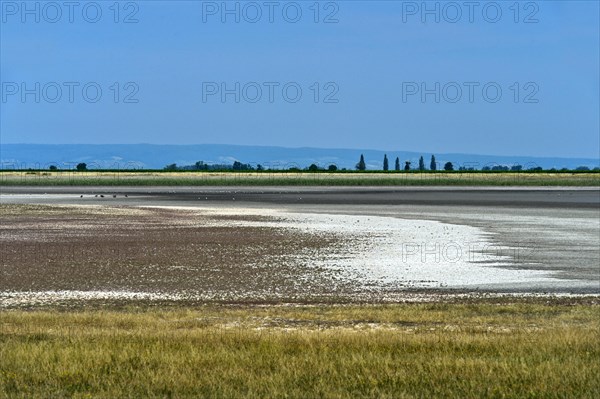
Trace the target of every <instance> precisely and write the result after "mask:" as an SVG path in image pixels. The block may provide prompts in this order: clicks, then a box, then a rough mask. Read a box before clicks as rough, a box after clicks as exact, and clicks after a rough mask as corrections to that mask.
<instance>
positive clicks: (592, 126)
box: [0, 0, 600, 158]
mask: <svg viewBox="0 0 600 399" xmlns="http://www.w3.org/2000/svg"><path fill="white" fill-rule="evenodd" d="M0 3H1V6H2V7H1V10H2V20H1V38H0V40H1V48H2V50H1V67H0V72H1V81H2V98H1V99H0V106H1V107H2V108H1V114H0V127H1V138H0V141H1V143H49V144H52V143H57V144H58V143H61V144H62V143H85V144H87V143H90V144H95V143H97V144H108V143H156V144H161V143H165V144H166V143H168V144H204V143H218V144H248V145H277V146H289V147H341V148H356V149H382V150H390V151H392V150H404V151H423V152H427V153H449V152H461V153H479V154H494V155H499V154H505V155H531V156H564V157H594V158H597V157H600V142H599V140H600V139H599V131H600V126H599V109H600V103H599V97H600V94H599V90H600V89H599V88H600V82H599V70H600V65H599V48H600V43H599V37H600V34H599V15H600V10H599V3H598V2H597V1H539V2H520V3H519V5H518V7H514V1H506V2H503V1H501V2H496V3H492V2H475V6H474V8H473V9H472V10H469V9H468V8H467V7H465V6H464V2H462V1H461V2H456V3H449V2H428V3H427V7H428V9H430V10H435V9H436V7H437V10H439V12H438V13H437V15H436V13H435V12H434V13H433V14H428V13H424V11H426V10H424V9H423V8H422V4H423V3H422V2H420V1H419V2H402V1H338V2H326V1H325V2H320V5H319V7H318V9H319V12H318V15H316V14H315V9H316V8H315V7H314V1H306V2H272V4H273V5H272V6H271V7H273V8H272V9H271V10H272V11H273V14H272V15H273V22H270V21H269V18H270V16H269V12H270V11H271V10H270V9H269V7H268V6H265V2H264V1H259V2H254V3H252V2H250V3H249V2H227V7H228V8H230V9H234V8H235V7H238V8H239V22H236V20H235V18H236V15H235V14H224V13H223V5H222V4H223V3H222V2H221V1H219V2H202V1H169V2H167V1H140V2H121V3H120V4H119V7H118V11H119V12H118V15H116V8H115V7H114V1H98V2H96V3H91V2H85V1H81V2H79V6H78V7H76V8H74V9H72V10H69V8H68V7H69V6H67V5H65V2H60V1H59V2H55V3H52V4H50V5H49V3H47V2H34V1H30V2H27V7H28V9H29V10H33V11H32V13H28V12H27V10H24V9H23V5H22V2H21V1H18V2H12V1H8V2H7V1H5V0H2V1H1V2H0ZM56 5H58V7H59V9H60V12H61V15H60V16H59V15H58V14H57V13H56V11H57V9H56ZM456 5H458V8H457V7H456ZM36 7H37V8H36ZM84 8H85V10H86V11H85V13H84V11H83V9H84ZM284 9H285V12H284ZM484 9H485V12H484ZM97 10H100V11H101V13H102V14H101V16H99V17H96V14H95V13H96V11H97ZM257 10H260V12H261V13H262V16H261V18H260V19H258V21H257V22H254V23H253V22H252V21H251V20H252V19H253V18H255V17H256V16H257V14H256V11H257ZM297 10H301V13H302V15H301V16H298V17H297V16H296V15H297V14H296V11H297ZM498 10H499V11H500V12H501V14H497V11H498ZM70 11H72V15H71V16H70V15H69V12H70ZM457 11H459V12H460V15H459V14H457ZM470 11H472V14H470ZM517 11H518V13H517ZM36 14H37V15H36ZM36 17H37V18H39V22H37V21H36V20H35V18H36ZM70 17H72V19H73V22H70V21H69V18H70ZM436 17H438V18H439V20H436ZM126 18H129V22H133V23H125V21H124V20H125V19H126ZM223 18H225V22H223ZM471 18H472V21H470V19H471ZM94 19H98V21H97V22H95V23H92V21H93V20H94ZM115 19H116V21H117V22H116V23H115ZM295 19H297V20H298V21H297V22H294V23H292V21H293V20H295ZM315 19H316V20H317V21H318V22H315ZM326 19H327V21H328V22H332V23H325V20H326ZM423 19H424V20H425V21H423ZM23 20H24V22H23ZM52 21H55V22H52ZM135 21H137V22H135ZM335 21H337V22H335ZM236 82H237V83H239V86H238V87H239V90H236ZM36 84H39V86H36ZM223 85H224V88H225V89H226V90H227V89H228V90H231V91H232V92H231V93H230V94H226V95H225V97H224V98H222V95H221V94H222V93H221V91H222V89H223ZM38 87H39V88H38ZM83 87H86V90H87V91H86V93H87V94H86V93H84V92H83ZM257 87H258V88H260V89H261V92H260V95H259V92H258V91H257ZM284 87H285V90H284ZM69 88H71V89H72V90H73V92H72V94H73V98H72V99H70V98H69V94H70V93H69V90H70V89H69ZM97 88H100V90H101V91H102V96H101V97H99V98H97V102H93V101H95V99H96V98H95V97H96V94H95V93H96V90H97ZM298 88H299V89H300V90H301V91H302V95H301V96H297V93H298V91H297V90H298ZM484 88H485V90H484ZM23 89H25V90H29V92H27V93H28V94H25V96H24V97H23ZM58 89H60V96H59V92H58ZM423 89H425V90H429V91H428V92H427V93H428V94H426V95H425V97H423V96H422V91H423ZM459 89H460V90H461V91H460V92H459V91H458V90H459ZM498 89H499V90H500V91H501V96H499V95H498V93H499V92H498ZM271 90H272V91H271ZM117 92H118V94H119V96H118V98H115V94H116V93H117ZM235 92H237V93H235ZM236 94H237V96H238V97H239V99H238V100H239V102H236ZM270 94H271V95H272V98H270ZM317 94H318V97H317ZM86 95H87V97H86ZM36 96H37V97H39V98H36ZM436 97H439V98H437V99H436ZM470 97H471V98H470ZM126 99H127V100H133V102H131V101H125V100H126ZM71 100H72V101H71ZM436 100H437V101H436ZM36 101H39V102H36ZM53 101H54V102H53Z"/></svg>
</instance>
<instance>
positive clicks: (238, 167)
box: [51, 154, 600, 172]
mask: <svg viewBox="0 0 600 399" xmlns="http://www.w3.org/2000/svg"><path fill="white" fill-rule="evenodd" d="M412 164H413V163H412V161H411V160H406V161H404V162H401V160H400V158H399V157H396V158H395V160H394V166H393V170H394V171H395V172H400V171H405V172H410V171H419V172H424V171H431V172H435V171H438V170H443V171H445V172H452V171H454V170H458V171H461V172H468V171H482V172H525V171H526V172H541V171H544V169H543V168H541V167H539V166H531V167H528V168H525V167H524V166H523V165H519V164H517V165H512V166H507V165H486V166H483V167H482V168H481V169H478V168H476V167H474V166H460V167H458V168H455V166H454V164H453V163H452V162H450V161H446V162H444V163H443V164H439V163H438V161H437V160H436V158H435V155H431V158H430V161H429V167H427V166H426V163H425V159H424V157H423V156H420V157H419V160H418V166H417V167H416V168H413V167H412ZM402 165H403V166H402ZM51 168H52V167H51ZM355 169H356V170H358V171H366V170H368V167H367V162H366V161H365V157H364V154H361V155H360V158H359V160H358V162H357V163H356V165H355ZM53 170H56V169H53ZM77 170H86V165H85V164H79V165H77ZM164 170H167V171H257V172H260V171H263V170H267V168H265V167H264V166H262V165H261V164H258V165H252V164H248V163H242V162H239V161H235V162H233V164H224V163H205V162H204V161H198V162H196V163H195V164H193V165H182V166H180V165H177V164H174V163H173V164H170V165H167V166H165V167H164ZM268 170H271V171H284V170H285V171H291V172H302V171H305V172H323V171H329V172H337V171H338V170H341V171H346V170H347V169H346V168H342V169H339V168H338V166H337V165H335V164H330V165H327V166H325V167H323V166H319V165H317V164H316V163H312V164H310V165H309V166H307V167H304V168H301V167H299V166H291V167H287V168H273V167H271V168H268ZM370 170H375V171H376V170H382V171H384V172H389V171H390V159H389V158H388V155H387V154H384V155H383V167H382V169H378V168H371V169H370ZM590 170H591V169H590V168H589V167H587V166H580V167H578V168H576V169H573V170H571V169H567V168H563V169H554V168H553V169H548V170H547V171H555V172H569V171H590ZM593 170H594V171H600V168H595V169H593Z"/></svg>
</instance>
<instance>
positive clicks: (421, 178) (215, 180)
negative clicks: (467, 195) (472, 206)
mask: <svg viewBox="0 0 600 399" xmlns="http://www.w3.org/2000/svg"><path fill="white" fill-rule="evenodd" d="M0 185H7V186H8V185H11V186H14V185H48V186H52V185H60V186H64V185H109V186H125V185H148V186H169V185H173V186H179V185H197V186H202V185H216V186H219V185H224V186H228V185H283V186H297V185H324V186H327V185H340V186H344V185H349V186H360V185H376V186H389V185H476V186H481V185H490V186H509V185H521V186H524V185H533V186H546V185H554V186H561V185H562V186H598V185H600V173H599V172H587V173H546V172H543V173H526V172H520V173H510V172H508V173H505V172H503V173H482V172H452V173H445V172H437V173H430V172H424V173H419V172H411V173H396V172H389V173H382V172H377V171H372V172H362V173H357V172H335V173H333V172H332V173H328V172H320V173H301V172H298V173H287V172H269V171H265V172H260V173H256V172H193V171H191V172H151V171H146V172H131V171H119V172H106V171H87V172H77V171H59V172H33V171H21V172H11V171H2V172H0Z"/></svg>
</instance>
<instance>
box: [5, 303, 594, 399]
mask: <svg viewBox="0 0 600 399" xmlns="http://www.w3.org/2000/svg"><path fill="white" fill-rule="evenodd" d="M0 323H1V324H0V325H1V327H0V396H2V397H27V398H30V397H44V398H46V397H103V398H109V397H111V398H112V397H228V398H231V397H297V398H307V397H326V398H337V397H342V398H344V397H347V398H350V397H389V398H392V397H393V398H403V397H406V398H408V397H464V398H469V397H472V398H476V397H477V398H479V397H557V398H558V397H589V398H595V397H598V395H599V394H600V377H599V376H600V363H599V362H598V359H599V358H600V340H599V339H598V338H599V336H598V327H599V324H598V323H599V313H598V307H597V306H595V305H589V304H588V305H582V304H564V305H561V304H554V305H545V304H534V303H520V304H504V305H494V304H472V305H461V304H420V305H419V304H407V305H385V306H384V305H373V306H300V307H280V306H271V307H269V306H265V307H227V306H208V307H201V308H195V309H174V310H148V309H146V310H128V311H119V312H117V311H89V310H88V311H80V312H75V311H72V312H66V313H61V312H53V311H33V312H24V311H11V312H4V313H2V314H1V315H0Z"/></svg>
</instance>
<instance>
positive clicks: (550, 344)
mask: <svg viewBox="0 0 600 399" xmlns="http://www.w3.org/2000/svg"><path fill="white" fill-rule="evenodd" d="M0 218H1V220H2V223H1V225H0V249H1V253H2V258H1V264H0V273H1V278H0V306H1V309H0V342H1V345H0V396H4V397H90V396H91V397H115V396H120V397H139V396H147V397H198V396H202V397H215V396H216V397H240V396H250V397H286V396H287V397H423V396H437V397H440V396H443V397H447V396H453V397H456V396H460V397H482V396H488V397H489V396H491V397H497V396H503V397H523V396H530V397H574V396H576V397H596V396H598V394H599V393H600V379H599V377H598V376H599V375H600V369H599V367H598V364H597V358H598V355H599V354H600V343H599V342H600V340H599V339H598V338H600V312H599V311H600V307H599V303H600V300H599V299H600V269H599V265H600V190H598V189H597V188H562V187H537V188H533V187H520V188H482V187H461V188H451V187H423V188H415V187H396V188H394V187H377V188H376V187H354V188H351V187H327V188H324V187H232V188H227V187H129V186H123V187H97V186H84V187H56V186H53V187H44V186H38V187H2V190H1V193H0Z"/></svg>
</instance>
